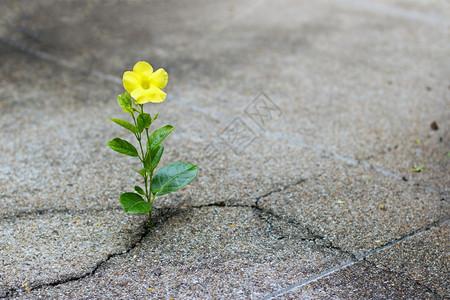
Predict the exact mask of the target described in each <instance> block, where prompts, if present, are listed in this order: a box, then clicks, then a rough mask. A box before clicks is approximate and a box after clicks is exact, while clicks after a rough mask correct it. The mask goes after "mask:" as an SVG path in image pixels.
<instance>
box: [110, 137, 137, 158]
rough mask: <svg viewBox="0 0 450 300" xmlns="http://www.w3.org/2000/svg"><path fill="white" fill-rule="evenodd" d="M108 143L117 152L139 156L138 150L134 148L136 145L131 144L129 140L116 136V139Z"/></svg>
mask: <svg viewBox="0 0 450 300" xmlns="http://www.w3.org/2000/svg"><path fill="white" fill-rule="evenodd" d="M106 145H107V146H108V147H109V148H111V149H113V150H114V151H116V152H119V153H122V154H125V155H129V156H133V157H136V156H138V152H137V150H136V148H134V146H133V145H132V144H130V143H129V142H127V141H125V140H122V139H119V138H115V139H113V140H111V141H109V142H108V143H106Z"/></svg>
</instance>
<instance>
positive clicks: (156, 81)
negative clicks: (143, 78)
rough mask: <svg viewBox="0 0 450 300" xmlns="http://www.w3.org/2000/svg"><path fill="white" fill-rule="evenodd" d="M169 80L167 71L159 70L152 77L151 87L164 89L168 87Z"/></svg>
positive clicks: (150, 80)
mask: <svg viewBox="0 0 450 300" xmlns="http://www.w3.org/2000/svg"><path fill="white" fill-rule="evenodd" d="M168 79H169V75H168V74H167V72H166V70H164V69H158V70H156V71H155V73H153V74H152V75H151V76H150V78H149V82H150V84H151V85H154V86H156V87H157V88H160V89H163V88H165V87H166V85H167V81H168Z"/></svg>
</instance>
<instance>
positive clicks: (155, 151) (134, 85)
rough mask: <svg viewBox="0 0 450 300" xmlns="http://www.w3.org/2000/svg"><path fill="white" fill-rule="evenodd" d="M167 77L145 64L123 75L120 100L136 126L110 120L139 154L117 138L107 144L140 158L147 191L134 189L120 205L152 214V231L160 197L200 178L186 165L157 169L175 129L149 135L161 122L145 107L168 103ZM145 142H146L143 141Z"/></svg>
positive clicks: (176, 164)
mask: <svg viewBox="0 0 450 300" xmlns="http://www.w3.org/2000/svg"><path fill="white" fill-rule="evenodd" d="M167 81H168V74H167V72H166V71H165V70H164V69H158V70H156V71H155V72H153V68H152V66H151V65H150V64H149V63H147V62H144V61H139V62H137V63H136V64H135V65H134V67H133V71H126V72H125V73H124V74H123V86H124V88H125V90H126V91H127V92H126V93H124V94H122V95H119V96H118V97H117V102H118V104H119V106H120V107H121V108H122V109H123V111H125V112H126V113H128V114H130V115H131V118H132V120H133V123H130V122H128V121H125V120H121V119H114V118H109V119H110V120H111V121H113V122H114V123H116V124H117V125H119V126H122V127H123V128H125V129H127V130H128V131H130V132H132V133H133V134H134V136H135V137H136V139H137V141H138V143H139V150H138V149H136V147H134V146H133V144H131V143H130V142H128V141H126V140H123V139H120V138H115V139H113V140H111V141H109V142H108V143H107V146H108V147H110V148H111V149H112V150H114V151H116V152H119V153H121V154H124V155H128V156H132V157H138V158H139V160H140V161H141V163H142V168H140V169H138V170H136V169H133V170H134V171H135V172H137V173H138V174H140V175H141V176H142V178H143V181H144V187H143V188H142V187H140V186H137V185H136V186H135V187H134V190H135V192H128V193H123V194H122V195H121V196H120V204H121V205H122V207H123V209H124V210H125V211H126V212H127V213H130V214H146V213H148V214H149V225H148V226H149V227H152V207H153V202H154V201H155V198H156V197H157V196H162V195H166V194H168V193H171V192H173V191H176V190H179V189H181V188H182V187H184V186H186V185H188V184H189V183H191V181H192V180H194V179H195V177H196V176H197V172H198V169H197V166H196V165H193V164H190V163H186V162H174V163H170V164H168V165H165V166H163V167H161V168H159V169H158V171H156V173H155V169H156V168H157V167H158V164H159V162H160V160H161V156H162V154H163V152H164V146H163V145H161V143H162V141H163V140H164V139H165V138H166V137H167V136H168V135H169V134H170V133H171V132H172V131H173V130H174V129H175V127H173V126H172V125H165V126H163V127H161V128H158V129H156V130H155V131H153V132H151V133H150V131H149V130H150V126H151V125H152V124H153V122H154V121H155V120H156V119H157V118H158V114H156V115H155V116H154V117H153V118H152V117H151V115H150V114H148V113H144V103H147V102H153V103H159V102H162V101H164V100H165V98H166V93H165V92H163V91H162V89H163V88H165V87H166V85H167ZM144 139H145V140H144Z"/></svg>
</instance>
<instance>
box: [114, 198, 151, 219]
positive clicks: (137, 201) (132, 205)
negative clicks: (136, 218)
mask: <svg viewBox="0 0 450 300" xmlns="http://www.w3.org/2000/svg"><path fill="white" fill-rule="evenodd" d="M120 204H122V207H123V210H124V211H126V212H127V213H129V214H145V213H148V212H149V211H151V210H152V206H151V205H150V203H148V202H146V201H144V199H143V198H142V197H141V196H140V195H138V194H136V193H123V194H122V195H120Z"/></svg>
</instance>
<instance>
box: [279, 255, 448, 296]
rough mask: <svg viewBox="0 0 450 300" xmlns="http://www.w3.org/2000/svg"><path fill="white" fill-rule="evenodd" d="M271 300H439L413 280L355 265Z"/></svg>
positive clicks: (382, 270) (362, 264)
mask: <svg viewBox="0 0 450 300" xmlns="http://www.w3.org/2000/svg"><path fill="white" fill-rule="evenodd" d="M272 299H440V297H439V296H438V295H436V294H434V293H433V292H432V291H430V290H428V289H427V287H425V286H422V285H421V284H420V283H417V282H415V281H414V280H413V279H411V278H408V277H404V276H401V275H398V274H396V273H394V272H390V271H389V270H386V269H377V268H373V267H372V266H371V265H370V264H367V263H358V264H356V265H354V266H351V267H348V268H346V269H343V270H341V271H338V272H336V273H334V274H332V275H330V276H328V277H326V278H323V279H320V280H318V281H317V282H313V283H311V284H307V285H305V286H302V287H301V288H299V289H296V290H293V291H290V292H288V293H285V294H282V295H279V296H276V297H273V298H272Z"/></svg>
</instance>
